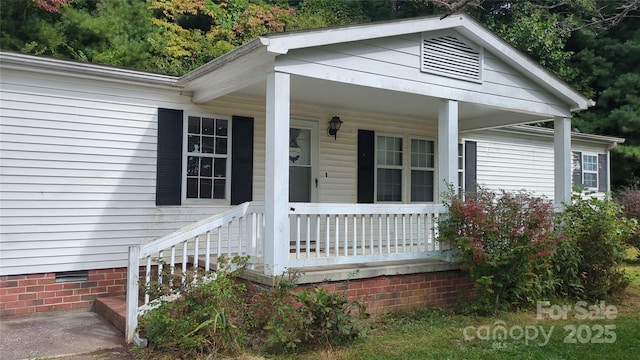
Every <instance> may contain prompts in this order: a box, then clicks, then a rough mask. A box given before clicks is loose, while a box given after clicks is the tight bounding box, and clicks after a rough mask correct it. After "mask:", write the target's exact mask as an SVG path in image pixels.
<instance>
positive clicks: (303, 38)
mask: <svg viewBox="0 0 640 360" xmlns="http://www.w3.org/2000/svg"><path fill="white" fill-rule="evenodd" d="M465 18H466V16H464V15H461V14H456V15H451V16H449V17H447V18H445V19H442V20H440V18H438V17H431V18H416V19H409V20H400V21H398V20H395V21H385V22H378V23H372V24H364V25H362V24H360V25H350V26H341V27H331V28H326V29H314V30H305V31H300V32H291V33H278V34H269V35H266V36H264V44H265V45H266V46H267V51H269V52H271V53H274V54H278V55H282V54H286V53H287V52H289V50H294V49H301V48H308V47H315V46H324V45H331V44H337V43H346V42H352V41H360V40H368V39H376V38H382V37H390V36H397V35H405V34H412V33H420V32H425V31H435V30H443V29H450V28H455V27H458V26H463V24H464V22H465Z"/></svg>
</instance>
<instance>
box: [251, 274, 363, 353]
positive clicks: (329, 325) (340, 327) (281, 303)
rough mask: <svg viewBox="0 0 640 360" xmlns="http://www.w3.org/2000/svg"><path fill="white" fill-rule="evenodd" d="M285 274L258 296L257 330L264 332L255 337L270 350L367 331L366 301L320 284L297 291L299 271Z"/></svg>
mask: <svg viewBox="0 0 640 360" xmlns="http://www.w3.org/2000/svg"><path fill="white" fill-rule="evenodd" d="M285 276H286V275H283V276H281V277H280V278H279V280H278V281H277V283H276V286H275V287H274V288H273V289H271V290H269V291H264V292H261V293H259V294H258V295H257V296H256V297H254V304H253V306H252V309H253V313H254V315H255V320H256V321H255V326H256V329H255V330H254V331H255V332H257V333H260V334H261V335H260V336H258V337H255V340H258V341H261V342H262V344H260V345H261V346H262V347H263V348H264V349H265V350H266V351H267V352H270V353H283V352H295V351H299V350H301V349H305V348H309V347H314V346H317V345H336V344H342V343H347V342H350V341H352V340H353V339H355V338H357V337H358V336H360V335H361V334H362V333H363V332H364V329H365V325H364V322H363V321H361V320H362V319H363V318H364V317H365V310H366V307H365V306H364V304H362V303H361V302H358V301H349V300H348V299H347V296H346V294H345V293H339V292H332V291H327V290H325V289H324V288H323V287H320V286H314V287H312V288H309V289H304V290H302V291H295V290H294V289H295V288H296V286H297V285H296V282H295V281H296V280H297V278H298V276H297V274H293V275H289V276H287V277H285Z"/></svg>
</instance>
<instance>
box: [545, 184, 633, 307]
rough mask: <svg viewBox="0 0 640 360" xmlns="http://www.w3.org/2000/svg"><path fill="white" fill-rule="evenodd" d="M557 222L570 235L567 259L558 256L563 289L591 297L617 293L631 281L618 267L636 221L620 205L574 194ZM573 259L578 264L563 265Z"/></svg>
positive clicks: (573, 294) (567, 236)
mask: <svg viewBox="0 0 640 360" xmlns="http://www.w3.org/2000/svg"><path fill="white" fill-rule="evenodd" d="M558 226H559V227H560V229H561V231H562V234H563V235H564V236H566V238H567V240H566V241H567V245H566V247H567V248H566V252H567V253H566V254H565V255H563V256H564V260H563V259H558V260H557V264H558V265H559V266H558V267H557V268H556V269H557V270H558V272H557V274H558V275H557V276H558V277H559V278H560V279H561V280H562V283H563V284H562V287H561V288H562V289H563V291H565V292H567V293H568V295H570V296H572V297H576V298H579V299H585V300H592V301H595V300H606V299H612V298H613V299H615V298H616V297H618V296H619V295H620V294H621V293H622V292H623V291H624V289H625V288H626V286H627V285H628V284H629V281H628V279H627V278H626V277H625V275H624V273H623V272H622V271H621V270H620V269H619V266H620V265H621V262H622V260H623V259H624V257H625V240H626V239H627V238H628V237H629V236H631V235H632V234H633V233H634V232H635V224H634V223H633V222H630V221H629V220H627V219H626V218H625V217H623V216H622V210H621V208H620V206H618V205H617V204H616V203H614V202H613V201H611V200H609V199H605V200H598V199H596V198H590V199H582V198H581V197H580V196H574V198H573V202H572V203H571V204H570V205H567V206H566V207H565V210H564V211H563V212H562V213H561V215H560V216H559V225H558ZM570 259H577V267H576V264H575V261H573V262H567V263H566V266H564V267H563V266H562V264H563V261H567V260H570ZM574 271H575V272H574ZM571 273H574V274H575V276H571ZM578 285H579V286H578ZM572 287H573V288H575V289H579V291H572V289H571V288H572Z"/></svg>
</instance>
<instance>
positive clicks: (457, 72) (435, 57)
mask: <svg viewBox="0 0 640 360" xmlns="http://www.w3.org/2000/svg"><path fill="white" fill-rule="evenodd" d="M421 70H422V71H423V72H428V73H431V74H437V75H442V76H449V77H453V78H456V79H462V80H468V81H474V82H480V81H482V54H481V52H480V51H478V50H476V49H473V48H472V47H470V46H469V45H467V44H466V43H464V42H462V41H460V40H458V39H457V38H455V37H453V36H441V37H436V38H424V39H423V40H422V64H421Z"/></svg>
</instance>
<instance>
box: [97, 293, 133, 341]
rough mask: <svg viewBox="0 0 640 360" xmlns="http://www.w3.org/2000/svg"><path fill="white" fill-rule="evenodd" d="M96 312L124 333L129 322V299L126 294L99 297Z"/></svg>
mask: <svg viewBox="0 0 640 360" xmlns="http://www.w3.org/2000/svg"><path fill="white" fill-rule="evenodd" d="M96 313H98V314H99V315H100V316H102V317H103V318H105V319H107V321H109V322H110V323H111V324H112V325H113V326H114V327H115V328H116V329H118V330H120V331H121V332H122V333H123V334H124V332H125V326H126V323H127V320H126V319H127V300H126V298H125V296H124V295H121V296H109V297H101V298H97V299H96Z"/></svg>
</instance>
